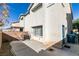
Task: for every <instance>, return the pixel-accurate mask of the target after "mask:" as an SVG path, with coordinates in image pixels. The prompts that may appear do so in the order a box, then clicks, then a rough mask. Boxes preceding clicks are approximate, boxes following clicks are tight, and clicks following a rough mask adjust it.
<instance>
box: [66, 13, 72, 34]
mask: <svg viewBox="0 0 79 59" xmlns="http://www.w3.org/2000/svg"><path fill="white" fill-rule="evenodd" d="M66 19H67V27H68V30H67V33H70V32H71V31H72V20H73V17H72V14H70V13H67V14H66Z"/></svg>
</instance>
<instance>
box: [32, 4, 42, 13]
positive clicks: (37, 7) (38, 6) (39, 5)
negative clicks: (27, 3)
mask: <svg viewBox="0 0 79 59" xmlns="http://www.w3.org/2000/svg"><path fill="white" fill-rule="evenodd" d="M41 7H42V3H39V4H38V5H36V6H35V7H34V8H33V9H32V12H35V11H37V10H38V9H39V8H41Z"/></svg>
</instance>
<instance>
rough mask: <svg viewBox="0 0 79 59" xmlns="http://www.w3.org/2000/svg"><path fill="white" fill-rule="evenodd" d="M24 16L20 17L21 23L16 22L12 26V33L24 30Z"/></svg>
mask: <svg viewBox="0 0 79 59" xmlns="http://www.w3.org/2000/svg"><path fill="white" fill-rule="evenodd" d="M24 16H25V15H20V17H19V22H14V23H12V24H11V28H12V31H21V29H22V28H24V20H23V19H24Z"/></svg>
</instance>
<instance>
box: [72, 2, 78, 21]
mask: <svg viewBox="0 0 79 59" xmlns="http://www.w3.org/2000/svg"><path fill="white" fill-rule="evenodd" d="M72 12H73V17H74V20H76V19H77V18H79V3H72Z"/></svg>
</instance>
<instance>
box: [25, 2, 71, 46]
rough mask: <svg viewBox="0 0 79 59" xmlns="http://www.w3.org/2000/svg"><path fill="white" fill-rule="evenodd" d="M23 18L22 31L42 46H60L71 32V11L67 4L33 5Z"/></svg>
mask: <svg viewBox="0 0 79 59" xmlns="http://www.w3.org/2000/svg"><path fill="white" fill-rule="evenodd" d="M28 10H30V11H29V13H27V15H26V16H25V17H24V24H25V25H24V31H28V32H29V33H30V34H31V37H32V38H33V39H34V40H37V41H40V42H42V43H44V44H48V45H50V44H56V43H58V46H59V45H61V44H62V42H61V41H62V40H63V39H64V38H66V34H67V33H69V32H70V31H71V30H72V11H71V5H70V4H69V3H47V4H46V3H34V4H30V6H29V8H28Z"/></svg>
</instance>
